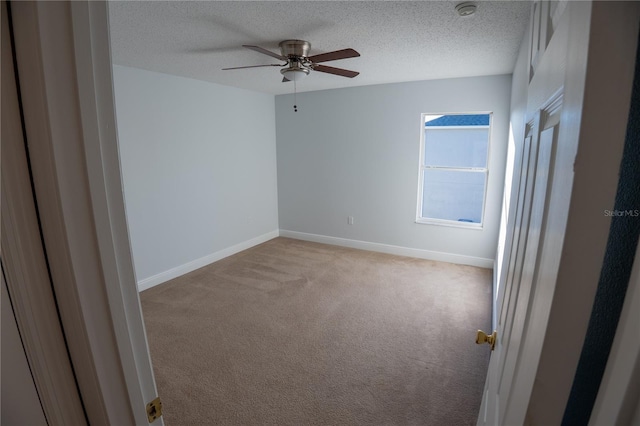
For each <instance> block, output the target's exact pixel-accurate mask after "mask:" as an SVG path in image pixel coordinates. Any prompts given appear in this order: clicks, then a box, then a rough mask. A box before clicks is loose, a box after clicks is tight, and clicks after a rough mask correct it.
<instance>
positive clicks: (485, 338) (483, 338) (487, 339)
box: [476, 330, 498, 350]
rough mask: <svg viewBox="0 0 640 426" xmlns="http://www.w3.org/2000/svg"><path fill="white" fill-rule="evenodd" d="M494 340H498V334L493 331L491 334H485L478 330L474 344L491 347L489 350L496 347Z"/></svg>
mask: <svg viewBox="0 0 640 426" xmlns="http://www.w3.org/2000/svg"><path fill="white" fill-rule="evenodd" d="M496 340H498V332H497V331H495V330H493V333H491V334H487V333H485V332H484V331H482V330H478V334H476V343H477V344H478V345H482V344H483V343H488V344H490V345H491V350H493V348H495V347H496Z"/></svg>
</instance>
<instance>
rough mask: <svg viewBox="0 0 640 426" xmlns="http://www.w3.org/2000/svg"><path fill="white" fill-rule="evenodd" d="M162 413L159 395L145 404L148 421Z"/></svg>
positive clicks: (152, 420) (151, 421)
mask: <svg viewBox="0 0 640 426" xmlns="http://www.w3.org/2000/svg"><path fill="white" fill-rule="evenodd" d="M161 415H162V401H160V397H157V398H156V399H154V400H153V401H151V402H150V403H148V404H147V418H148V419H149V423H153V422H154V421H156V419H157V418H158V417H160V416H161Z"/></svg>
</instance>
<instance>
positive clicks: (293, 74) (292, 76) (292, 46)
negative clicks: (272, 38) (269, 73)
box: [223, 40, 360, 111]
mask: <svg viewBox="0 0 640 426" xmlns="http://www.w3.org/2000/svg"><path fill="white" fill-rule="evenodd" d="M278 46H279V47H280V54H277V53H274V52H272V51H270V50H267V49H265V48H263V47H260V46H254V45H247V44H245V45H243V46H242V47H246V48H247V49H251V50H254V51H256V52H258V53H262V54H263V55H267V56H271V57H272V58H276V59H279V60H281V61H285V62H286V63H285V64H267V65H249V66H244V67H233V68H223V70H235V69H242V68H259V67H281V68H282V69H281V70H280V73H281V74H282V76H283V79H282V82H283V83H286V82H289V81H293V82H294V94H295V91H296V87H295V83H296V82H298V81H300V80H302V79H303V78H305V77H306V76H308V75H309V74H310V73H311V71H318V72H323V73H327V74H333V75H338V76H341V77H347V78H353V77H355V76H357V75H358V74H360V73H359V72H357V71H351V70H345V69H342V68H335V67H330V66H327V65H319V63H321V62H329V61H337V60H338V59H347V58H356V57H358V56H360V54H359V53H358V52H356V51H355V50H353V49H351V48H349V49H342V50H335V51H333V52H328V53H320V54H318V55H313V56H309V51H310V50H311V43H309V42H308V41H305V40H283V41H281V42H280V43H279V44H278ZM294 111H297V108H296V106H295V105H294Z"/></svg>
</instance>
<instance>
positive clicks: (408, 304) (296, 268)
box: [141, 238, 491, 426]
mask: <svg viewBox="0 0 640 426" xmlns="http://www.w3.org/2000/svg"><path fill="white" fill-rule="evenodd" d="M141 299H142V307H143V313H144V318H145V323H146V327H147V334H148V338H149V346H150V350H151V358H152V361H153V366H154V371H155V375H156V380H157V385H158V392H159V395H160V397H161V398H162V401H163V411H164V419H165V422H166V424H167V425H168V426H176V425H438V426H441V425H455V426H460V425H472V424H475V423H476V418H477V415H478V410H479V407H480V401H481V398H482V391H483V386H484V380H485V375H486V370H487V366H488V362H489V355H490V351H489V350H488V347H486V346H477V345H476V344H475V343H474V339H475V331H476V330H477V329H479V328H482V329H485V330H487V329H489V328H490V326H491V319H490V317H491V271H490V270H487V269H480V268H475V267H471V266H461V265H453V264H449V263H439V262H433V261H428V260H420V259H413V258H407V257H399V256H392V255H387V254H381V253H375V252H367V251H359V250H353V249H347V248H342V247H336V246H329V245H323V244H316V243H309V242H304V241H298V240H292V239H287V238H276V239H274V240H271V241H269V242H267V243H264V244H261V245H259V246H256V247H254V248H252V249H249V250H246V251H244V252H242V253H239V254H236V255H234V256H231V257H228V258H226V259H223V260H221V261H219V262H216V263H214V264H212V265H209V266H206V267H204V268H201V269H198V270H196V271H194V272H191V273H189V274H187V275H184V276H182V277H179V278H177V279H174V280H172V281H170V282H167V283H165V284H162V285H159V286H157V287H154V288H152V289H149V290H146V291H144V292H143V293H142V294H141Z"/></svg>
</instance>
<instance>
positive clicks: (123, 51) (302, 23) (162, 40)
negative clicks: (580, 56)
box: [109, 0, 530, 94]
mask: <svg viewBox="0 0 640 426" xmlns="http://www.w3.org/2000/svg"><path fill="white" fill-rule="evenodd" d="M460 1H462V0H459V1H419V2H413V1H400V2H394V1H289V2H280V1H258V2H248V1H230V2H220V1H210V2H156V1H132V2H109V8H110V26H111V41H112V55H113V62H114V63H115V64H118V65H127V66H132V67H137V68H142V69H147V70H152V71H158V72H162V73H167V74H174V75H180V76H184V77H190V78H195V79H199V80H206V81H212V82H215V83H220V84H224V85H229V86H235V87H240V88H245V89H250V90H256V91H261V92H266V93H273V94H282V93H291V92H292V91H293V87H292V85H293V83H290V82H289V83H282V82H281V80H282V77H281V75H280V73H279V68H276V67H267V68H252V69H242V70H234V71H222V70H221V68H224V67H235V66H243V65H259V64H270V63H276V62H277V60H274V59H273V58H270V57H269V56H266V55H262V54H260V53H257V52H254V51H252V50H249V49H245V48H243V47H241V46H242V45H243V44H255V45H258V46H261V47H264V48H267V49H269V50H272V51H273V52H277V53H279V50H278V42H280V41H281V40H284V39H302V40H307V41H309V42H310V43H311V52H310V54H311V55H315V54H318V53H324V52H329V51H332V50H338V49H344V48H347V47H351V48H353V49H355V50H357V51H358V52H360V54H361V57H359V58H352V59H343V60H340V61H334V62H327V63H326V65H330V66H335V67H340V68H347V69H351V70H354V71H359V72H360V75H359V76H357V77H355V78H353V79H349V78H345V77H338V76H334V75H330V74H323V73H320V72H312V74H311V75H310V76H309V77H307V78H306V79H304V80H303V81H301V82H299V83H298V91H299V92H304V91H311V90H324V89H333V88H340V87H350V86H362V85H369V84H381V83H394V82H401V81H415V80H429V79H438V78H452V77H467V76H479V75H494V74H509V73H511V72H512V71H513V66H514V64H515V61H516V56H517V52H518V48H519V46H520V41H521V40H522V36H523V34H524V29H525V27H526V24H527V22H528V19H529V12H530V3H529V2H528V1H495V2H494V1H479V2H477V4H478V10H477V12H476V13H475V14H474V15H472V16H469V17H460V16H458V14H457V13H456V12H455V9H454V7H455V5H456V4H458V3H459V2H460Z"/></svg>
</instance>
